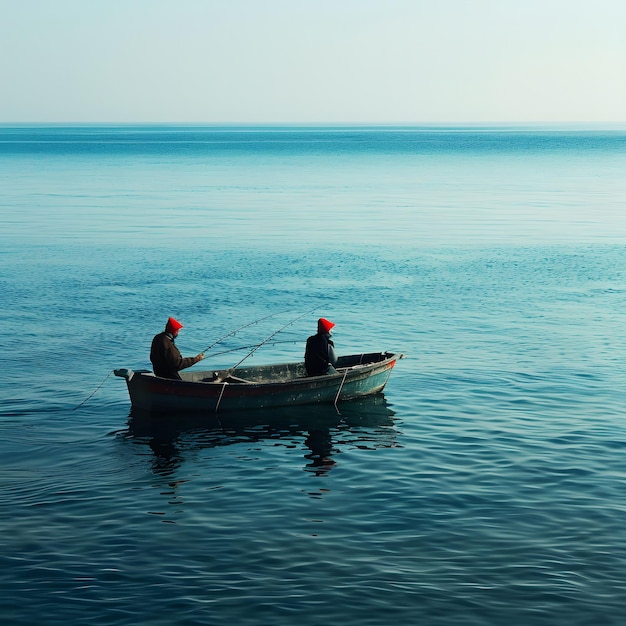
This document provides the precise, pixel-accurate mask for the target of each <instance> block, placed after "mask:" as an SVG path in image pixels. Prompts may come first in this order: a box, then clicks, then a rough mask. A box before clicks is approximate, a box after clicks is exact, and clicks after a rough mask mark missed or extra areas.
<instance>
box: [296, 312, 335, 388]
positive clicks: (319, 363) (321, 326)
mask: <svg viewBox="0 0 626 626" xmlns="http://www.w3.org/2000/svg"><path fill="white" fill-rule="evenodd" d="M334 325H335V324H334V323H333V322H330V321H328V320H327V319H324V318H323V317H320V318H319V320H317V334H316V335H311V337H309V338H308V339H307V340H306V350H305V352H304V365H305V367H306V371H307V374H308V375H309V376H322V375H323V374H328V373H329V371H332V370H333V369H334V366H335V364H336V363H337V355H336V354H335V344H334V343H333V341H332V339H331V338H330V331H331V329H332V328H333V326H334Z"/></svg>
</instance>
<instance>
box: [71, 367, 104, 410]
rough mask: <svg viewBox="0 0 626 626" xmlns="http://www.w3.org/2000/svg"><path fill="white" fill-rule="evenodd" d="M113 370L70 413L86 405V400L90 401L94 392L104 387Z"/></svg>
mask: <svg viewBox="0 0 626 626" xmlns="http://www.w3.org/2000/svg"><path fill="white" fill-rule="evenodd" d="M113 371H114V370H111V371H110V372H109V373H108V374H107V375H106V377H105V379H104V380H103V381H102V382H101V383H100V384H99V385H98V386H97V387H96V388H95V389H94V390H93V391H92V392H91V393H90V394H89V395H88V396H87V397H86V398H85V399H84V400H83V401H82V402H81V403H80V404H79V405H78V406H75V407H74V408H73V409H72V411H76V410H77V409H80V407H81V406H83V405H84V404H87V401H88V400H91V398H93V397H94V396H95V395H96V392H98V391H99V390H100V388H101V387H102V385H104V383H106V381H107V380H108V379H109V376H110V375H111V374H112V373H113Z"/></svg>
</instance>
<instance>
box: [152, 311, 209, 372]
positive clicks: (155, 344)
mask: <svg viewBox="0 0 626 626" xmlns="http://www.w3.org/2000/svg"><path fill="white" fill-rule="evenodd" d="M182 327H183V325H182V324H181V323H180V322H179V321H177V320H175V319H174V318H173V317H170V318H168V320H167V324H166V325H165V330H164V331H163V332H162V333H159V334H158V335H156V336H155V337H154V339H153V340H152V346H151V348H150V361H152V367H153V369H154V373H155V375H156V376H160V377H161V378H172V379H174V380H181V377H180V374H179V373H178V372H179V371H180V370H184V369H186V368H188V367H191V366H192V365H194V364H195V363H198V362H199V361H202V359H203V358H204V353H202V352H201V353H200V354H197V355H196V356H188V357H185V358H183V357H182V356H181V354H180V351H179V350H178V348H177V347H176V344H175V343H174V339H176V337H178V331H179V330H180V329H181V328H182Z"/></svg>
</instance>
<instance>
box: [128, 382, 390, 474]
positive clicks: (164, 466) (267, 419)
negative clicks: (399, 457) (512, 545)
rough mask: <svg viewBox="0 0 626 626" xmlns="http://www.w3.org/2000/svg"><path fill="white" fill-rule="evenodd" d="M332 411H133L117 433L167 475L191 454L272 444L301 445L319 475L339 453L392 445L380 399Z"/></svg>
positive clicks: (305, 408)
mask: <svg viewBox="0 0 626 626" xmlns="http://www.w3.org/2000/svg"><path fill="white" fill-rule="evenodd" d="M340 408H341V412H340V413H339V412H338V411H337V410H336V409H335V407H334V406H327V405H303V406H296V407H280V408H275V409H271V410H267V411H266V410H258V409H257V410H253V411H248V412H229V413H228V414H227V415H216V414H214V413H210V414H208V415H198V414H180V415H179V414H169V413H159V414H153V413H146V412H142V411H138V410H137V409H131V412H130V416H129V420H128V430H127V431H126V432H123V433H120V434H121V435H123V436H125V437H127V438H128V439H129V440H131V441H132V442H133V443H137V444H139V445H148V446H149V447H150V448H151V450H152V452H153V453H154V461H153V471H154V472H155V473H158V474H161V475H163V476H168V475H171V474H172V473H173V472H174V471H175V469H176V468H177V467H178V466H179V465H180V464H181V463H182V462H183V461H184V460H185V457H186V456H187V455H188V454H189V453H193V452H195V451H197V450H199V449H205V448H216V447H219V446H231V445H245V444H250V443H257V442H262V441H265V440H272V441H273V442H275V445H284V446H285V447H288V448H295V447H298V446H303V447H304V449H305V450H306V453H305V454H304V458H305V459H306V461H307V462H306V465H305V468H304V469H306V470H307V471H313V472H315V473H317V474H323V473H325V472H327V471H328V470H329V469H330V468H332V466H333V465H334V464H335V462H336V461H335V458H334V457H335V456H336V454H338V453H340V452H341V449H342V448H359V449H371V450H374V449H378V448H391V447H394V446H395V445H396V435H397V431H396V430H395V428H394V419H393V416H394V411H393V410H392V409H391V408H390V407H389V405H388V403H387V401H386V399H385V397H384V396H383V394H382V393H381V394H378V395H375V396H370V397H367V398H362V399H359V400H353V401H351V402H346V403H343V404H342V405H341V407H340Z"/></svg>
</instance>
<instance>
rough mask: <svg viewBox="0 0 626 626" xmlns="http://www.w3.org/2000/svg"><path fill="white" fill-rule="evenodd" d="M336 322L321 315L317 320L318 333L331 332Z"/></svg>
mask: <svg viewBox="0 0 626 626" xmlns="http://www.w3.org/2000/svg"><path fill="white" fill-rule="evenodd" d="M334 325H335V324H334V322H331V321H329V320H327V319H324V318H323V317H320V318H319V319H318V320H317V332H318V333H329V332H330V330H331V328H332V327H333V326H334Z"/></svg>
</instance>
